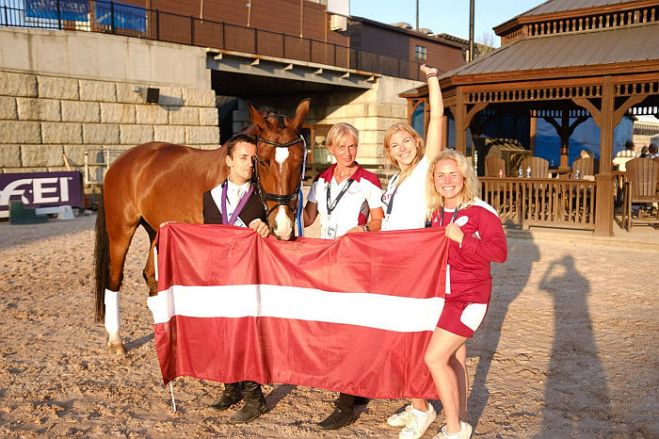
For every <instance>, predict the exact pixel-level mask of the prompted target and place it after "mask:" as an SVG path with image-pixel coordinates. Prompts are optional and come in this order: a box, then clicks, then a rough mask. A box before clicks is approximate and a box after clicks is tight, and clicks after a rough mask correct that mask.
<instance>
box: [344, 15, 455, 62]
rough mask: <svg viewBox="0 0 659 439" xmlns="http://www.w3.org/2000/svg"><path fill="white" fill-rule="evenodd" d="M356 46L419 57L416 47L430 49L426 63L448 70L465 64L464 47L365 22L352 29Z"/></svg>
mask: <svg viewBox="0 0 659 439" xmlns="http://www.w3.org/2000/svg"><path fill="white" fill-rule="evenodd" d="M351 45H352V47H353V48H355V49H358V50H363V51H365V52H371V53H377V54H379V55H384V56H389V57H394V58H399V59H403V60H405V59H408V60H410V61H414V60H415V51H416V46H417V45H420V46H423V47H425V48H426V54H427V60H426V62H427V63H428V64H430V65H432V66H434V67H437V68H439V69H441V70H444V71H448V70H451V69H454V68H456V67H459V66H461V65H462V64H464V63H465V60H464V55H463V52H462V50H460V49H459V48H454V47H452V46H448V45H445V44H442V43H441V42H439V41H438V42H433V41H432V40H430V39H426V38H421V37H416V36H414V35H411V34H406V33H403V32H398V31H395V30H389V29H386V28H381V27H377V26H372V25H369V24H368V23H362V24H360V25H357V26H355V27H354V28H353V29H351Z"/></svg>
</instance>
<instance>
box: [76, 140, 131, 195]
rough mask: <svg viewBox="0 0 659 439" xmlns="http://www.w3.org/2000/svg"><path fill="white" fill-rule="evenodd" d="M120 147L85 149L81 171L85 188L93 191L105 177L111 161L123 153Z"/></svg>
mask: <svg viewBox="0 0 659 439" xmlns="http://www.w3.org/2000/svg"><path fill="white" fill-rule="evenodd" d="M123 152H124V150H121V149H110V148H103V149H88V150H87V151H85V163H84V172H83V183H84V186H85V189H88V190H91V191H92V192H94V190H95V188H99V187H100V186H101V185H102V184H103V180H104V179H105V173H106V172H107V170H108V168H109V167H110V165H111V164H112V162H113V161H114V160H115V159H116V158H117V157H119V156H120V155H121V154H123Z"/></svg>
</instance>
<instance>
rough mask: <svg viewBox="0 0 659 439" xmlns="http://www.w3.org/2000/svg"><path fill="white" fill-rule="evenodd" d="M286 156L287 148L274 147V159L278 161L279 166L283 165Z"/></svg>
mask: <svg viewBox="0 0 659 439" xmlns="http://www.w3.org/2000/svg"><path fill="white" fill-rule="evenodd" d="M287 158H288V148H276V151H275V161H276V162H277V163H279V168H281V167H282V166H284V162H285V161H286V159H287Z"/></svg>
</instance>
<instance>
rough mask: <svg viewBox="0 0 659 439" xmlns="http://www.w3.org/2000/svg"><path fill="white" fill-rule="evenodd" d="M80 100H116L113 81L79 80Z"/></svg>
mask: <svg viewBox="0 0 659 439" xmlns="http://www.w3.org/2000/svg"><path fill="white" fill-rule="evenodd" d="M79 87H80V100H81V101H92V102H117V88H116V87H115V84H114V82H104V81H89V80H86V79H81V80H80V81H79Z"/></svg>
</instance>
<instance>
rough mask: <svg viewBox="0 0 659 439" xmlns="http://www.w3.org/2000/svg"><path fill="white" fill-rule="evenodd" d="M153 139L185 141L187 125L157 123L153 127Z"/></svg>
mask: <svg viewBox="0 0 659 439" xmlns="http://www.w3.org/2000/svg"><path fill="white" fill-rule="evenodd" d="M153 140H155V141H156V142H169V143H178V144H184V143H185V127H172V126H166V125H156V126H154V127H153Z"/></svg>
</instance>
